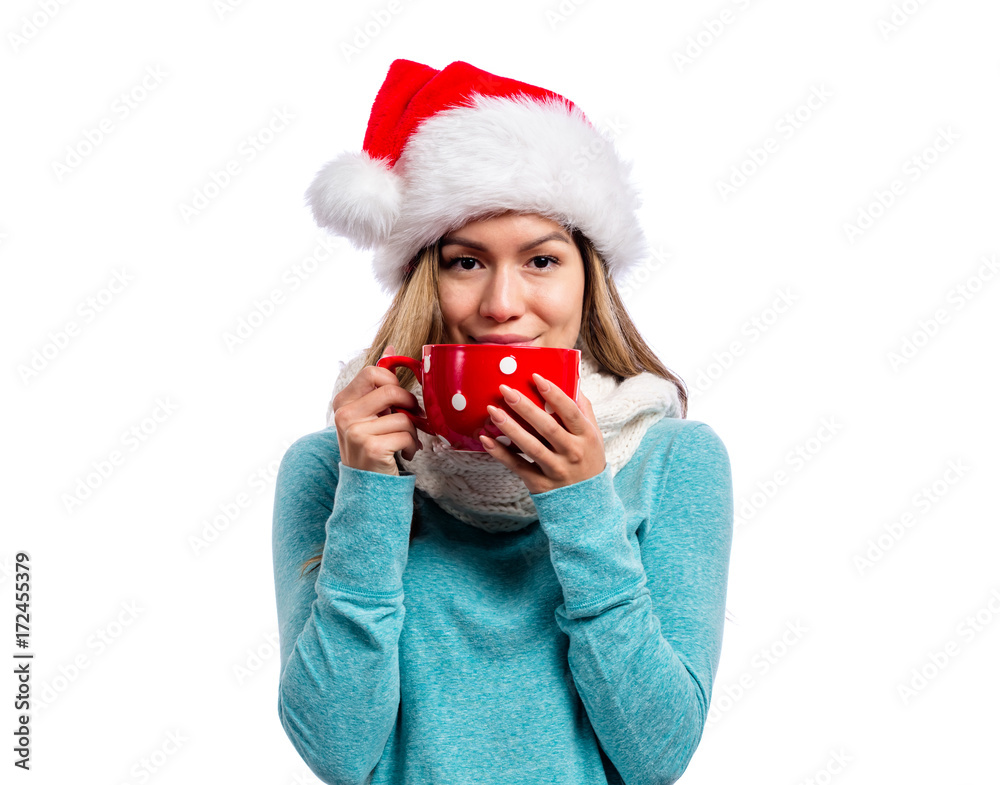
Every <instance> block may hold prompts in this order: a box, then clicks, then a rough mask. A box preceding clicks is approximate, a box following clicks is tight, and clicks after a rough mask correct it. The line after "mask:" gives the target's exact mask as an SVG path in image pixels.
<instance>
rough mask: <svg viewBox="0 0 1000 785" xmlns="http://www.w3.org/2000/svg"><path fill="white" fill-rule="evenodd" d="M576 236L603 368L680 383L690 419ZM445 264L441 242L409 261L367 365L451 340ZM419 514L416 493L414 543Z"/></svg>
mask: <svg viewBox="0 0 1000 785" xmlns="http://www.w3.org/2000/svg"><path fill="white" fill-rule="evenodd" d="M572 234H573V240H574V242H575V243H576V247H577V248H578V249H579V251H580V255H581V256H582V257H583V270H584V287H583V321H582V323H581V325H580V334H581V335H582V336H583V340H584V342H585V343H586V345H587V348H588V349H589V350H590V352H591V354H593V356H594V359H595V360H596V361H597V364H598V366H599V369H600V370H601V371H604V372H606V373H610V374H613V375H614V376H615V377H616V379H617V380H618V381H619V382H621V381H623V380H624V379H629V378H631V377H633V376H638V375H639V374H640V373H642V372H643V371H648V372H650V373H652V374H655V375H656V376H659V377H661V378H663V379H666V380H667V381H671V382H673V383H674V384H675V385H676V386H677V391H678V394H679V397H680V402H681V417H682V418H686V417H687V408H688V407H687V401H688V392H687V386H686V385H685V384H684V382H683V380H682V379H681V378H680V377H679V376H677V375H676V374H674V373H673V372H672V371H671V370H670V369H669V368H667V367H666V366H665V365H664V364H663V363H662V362H660V360H659V358H658V357H657V356H656V354H655V353H654V352H653V350H652V349H651V348H649V345H648V344H647V343H646V342H645V341H644V340H643V338H642V336H641V335H640V334H639V330H638V329H637V328H636V326H635V324H634V323H633V321H632V319H631V317H630V316H629V315H628V311H627V310H626V308H625V304H624V303H623V302H622V299H621V297H620V296H619V294H618V289H617V287H616V286H615V282H614V280H613V279H612V278H611V277H610V276H609V275H608V274H607V268H606V266H605V264H604V260H603V259H602V258H601V256H600V254H598V253H597V250H596V249H595V248H594V246H593V245H592V244H591V242H590V241H589V240H588V239H587V238H586V237H584V236H583V234H582V233H581V232H580V231H579V230H576V229H574V230H573V232H572ZM440 264H441V246H440V241H439V242H438V243H435V244H434V245H430V246H427V247H426V248H424V249H423V250H422V251H421V252H420V253H418V254H417V256H416V257H415V258H414V259H413V261H411V262H410V264H409V265H407V268H406V272H405V279H404V281H403V284H402V286H401V287H400V289H399V291H397V292H396V296H395V298H394V299H393V301H392V304H391V305H390V306H389V308H388V310H387V311H386V312H385V315H384V316H383V317H382V321H381V324H380V325H379V328H378V331H377V332H376V334H375V339H374V340H373V341H372V345H371V346H370V347H369V349H368V353H367V354H366V355H365V365H374V364H375V363H376V362H378V360H379V358H380V357H381V356H382V353H383V352H384V351H385V348H386V347H387V346H388V345H389V344H392V346H393V349H394V350H395V354H397V355H402V356H406V357H412V358H414V359H419V358H420V356H421V352H422V349H423V346H424V344H429V343H447V341H445V327H444V319H443V318H442V317H441V303H440V300H439V298H438V269H439V267H440ZM396 376H397V377H398V378H399V383H400V385H402V386H403V387H404V388H406V389H408V390H411V391H412V390H413V389H414V387H415V385H416V383H417V379H416V377H415V376H414V374H413V371H411V370H409V369H408V368H399V369H397V371H396ZM419 524H420V513H419V507H418V504H417V499H416V495H414V499H413V522H412V524H411V527H410V542H411V543H412V542H413V538H414V537H415V536H416V534H417V531H418V527H419ZM322 558H323V552H322V548H320V552H319V553H318V554H317V555H315V556H313V557H311V558H310V559H309V560H308V561H306V562H305V563H304V564H303V565H302V571H301V574H305V573H306V572H311V571H312V570H314V569H318V568H319V565H320V562H321V561H322Z"/></svg>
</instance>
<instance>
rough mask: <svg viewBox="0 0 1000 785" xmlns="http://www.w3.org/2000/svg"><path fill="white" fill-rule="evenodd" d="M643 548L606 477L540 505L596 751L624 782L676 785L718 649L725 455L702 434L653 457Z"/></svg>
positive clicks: (685, 435)
mask: <svg viewBox="0 0 1000 785" xmlns="http://www.w3.org/2000/svg"><path fill="white" fill-rule="evenodd" d="M641 460H643V461H644V463H643V465H642V466H641V468H640V470H641V471H642V472H643V474H644V478H645V479H644V482H643V489H644V490H646V489H648V488H649V487H650V484H651V487H652V493H653V503H652V511H653V512H652V516H651V520H649V521H648V522H647V523H648V531H647V532H646V535H645V538H644V540H643V543H642V547H641V551H640V549H639V548H638V541H637V539H636V538H635V536H634V535H633V536H629V535H628V534H627V531H628V530H629V529H634V528H636V524H637V523H638V521H632V522H631V525H629V520H628V518H627V514H626V509H625V506H624V505H623V503H622V500H621V499H620V498H619V497H618V494H617V493H616V491H615V488H614V484H613V479H612V477H611V474H610V471H609V470H608V469H607V468H605V470H604V471H603V472H602V473H601V474H599V475H597V476H596V477H593V478H591V479H589V480H585V481H583V482H580V483H576V484H573V485H569V486H565V487H562V488H556V489H554V490H551V491H548V492H546V493H542V494H538V495H537V496H536V495H533V496H532V499H533V501H534V502H535V506H536V508H537V509H538V512H539V521H540V525H541V526H542V528H543V529H544V531H545V532H546V534H547V535H548V538H549V548H550V553H551V556H552V563H553V565H554V567H555V571H556V575H557V576H558V578H559V582H560V583H561V585H562V588H563V597H564V600H565V602H564V603H563V604H562V605H560V606H559V607H558V608H557V609H556V621H557V623H558V624H559V627H560V629H562V631H563V632H565V633H566V634H567V635H568V636H569V638H570V643H569V654H568V659H569V667H570V671H571V673H572V674H573V681H574V683H575V686H576V690H577V692H578V693H579V695H580V698H581V700H582V702H583V705H584V707H585V708H586V710H587V715H588V717H589V718H590V721H591V724H592V725H593V727H594V731H595V733H596V734H597V737H598V739H600V742H601V746H602V747H603V749H604V752H605V753H606V754H607V756H608V757H609V759H610V760H611V762H612V763H613V764H614V765H615V768H616V769H617V770H618V772H619V774H621V776H622V778H623V779H624V781H625V782H626V783H628V784H629V785H645V784H646V783H650V784H651V783H672V782H675V781H676V780H677V779H678V778H679V777H680V776H681V774H683V773H684V770H685V769H686V768H687V766H688V763H689V762H690V760H691V757H692V755H693V754H694V751H695V749H697V747H698V744H699V742H700V741H701V735H702V731H703V730H704V727H705V721H706V718H707V712H708V705H709V702H710V701H711V697H712V683H713V680H714V678H715V674H716V671H717V670H718V665H719V657H720V653H721V649H722V625H723V621H724V617H725V601H726V585H727V580H728V572H729V554H730V548H731V545H732V532H733V492H732V478H731V471H730V464H729V456H728V453H727V451H726V448H725V446H724V445H723V444H722V442H721V440H720V439H719V437H718V436H717V435H716V434H715V431H713V430H712V429H711V428H710V427H709V426H707V425H705V424H704V423H691V424H690V425H689V426H687V427H684V428H683V429H682V430H680V431H679V432H677V433H676V434H675V435H674V436H673V438H672V439H671V440H670V441H669V442H668V443H667V446H659V445H657V446H654V447H653V449H652V450H651V451H650V452H649V453H648V455H645V456H643V458H642V459H641Z"/></svg>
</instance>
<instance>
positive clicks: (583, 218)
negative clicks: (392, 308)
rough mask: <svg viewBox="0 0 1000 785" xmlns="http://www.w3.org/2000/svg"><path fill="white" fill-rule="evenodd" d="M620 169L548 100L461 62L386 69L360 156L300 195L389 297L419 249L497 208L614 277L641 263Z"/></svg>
mask: <svg viewBox="0 0 1000 785" xmlns="http://www.w3.org/2000/svg"><path fill="white" fill-rule="evenodd" d="M630 171H631V163H628V162H625V161H623V160H621V159H620V158H619V156H618V154H617V152H616V151H615V149H614V145H613V143H612V142H611V141H610V140H609V139H608V138H606V137H605V136H604V135H603V134H602V133H601V132H599V131H598V130H597V129H596V128H595V127H594V126H593V124H591V123H590V121H589V120H588V119H587V118H586V117H585V116H584V114H583V112H582V111H580V109H578V108H577V107H576V106H575V105H574V104H573V103H572V102H571V101H569V100H567V99H566V98H563V97H562V96H560V95H558V94H556V93H553V92H550V91H549V90H545V89H543V88H540V87H535V86H533V85H529V84H525V83H524V82H518V81H516V80H514V79H507V78H505V77H501V76H495V75H494V74H491V73H487V72H486V71H482V70H480V69H478V68H476V67H474V66H471V65H469V64H468V63H463V62H454V63H451V64H450V65H448V66H446V67H445V68H443V69H442V70H440V71H438V70H435V69H433V68H431V67H429V66H426V65H422V64H420V63H415V62H412V61H410V60H395V61H394V62H393V63H392V65H391V66H390V67H389V73H388V74H387V76H386V78H385V82H384V83H383V84H382V87H381V89H380V90H379V92H378V96H376V98H375V103H374V104H373V105H372V111H371V116H370V117H369V120H368V130H367V133H366V134H365V140H364V147H363V150H362V151H361V152H360V153H355V152H345V153H343V154H341V155H340V156H339V157H337V158H335V159H334V160H332V161H330V162H329V163H327V164H326V165H325V166H324V167H323V168H322V169H321V170H320V171H319V173H318V174H317V175H316V178H315V180H314V181H313V183H312V185H311V186H310V187H309V189H308V191H307V192H306V198H307V200H308V203H309V205H310V207H311V208H312V211H313V215H314V216H315V218H316V222H317V223H318V224H319V225H320V226H322V227H324V228H326V229H328V230H330V231H331V232H333V233H335V234H338V235H342V236H344V237H346V238H347V239H348V240H350V241H351V243H352V244H353V245H354V246H355V247H357V248H362V249H368V248H371V249H374V250H375V257H374V260H373V268H374V271H375V278H376V280H377V281H378V282H379V283H380V284H381V286H382V288H383V290H384V291H386V292H387V293H388V294H390V295H391V294H394V293H395V292H396V291H397V290H398V289H399V287H400V286H401V285H402V283H403V280H404V275H405V271H406V267H407V264H408V263H409V262H410V261H411V260H412V259H413V257H414V256H415V255H416V254H417V252H419V251H420V250H421V249H422V248H424V247H426V246H428V245H430V244H432V243H434V242H436V241H437V240H438V239H439V238H440V237H442V236H443V235H444V234H446V233H447V232H449V231H453V230H454V229H457V228H459V227H460V226H462V225H464V224H465V223H468V222H469V221H471V220H473V219H476V218H479V217H483V216H486V215H490V214H495V213H499V212H505V211H508V210H513V211H516V212H523V213H538V214H540V215H544V216H546V217H548V218H551V219H552V220H554V221H557V222H558V223H561V224H562V225H563V226H566V227H567V228H577V229H579V230H580V231H581V232H583V234H584V235H586V237H587V238H588V239H589V240H590V241H591V242H592V243H593V244H594V246H595V247H596V248H597V250H598V252H599V253H600V254H601V256H602V257H603V258H604V260H605V263H606V265H607V268H608V272H609V274H611V275H613V276H615V278H620V277H621V275H622V274H623V273H624V272H625V270H627V269H629V268H630V267H632V266H633V265H635V264H638V263H639V262H641V261H642V259H643V258H644V257H645V254H646V242H645V237H644V235H643V232H642V229H641V227H640V226H639V223H638V219H637V216H636V211H637V209H638V207H639V205H640V199H639V196H638V193H637V192H636V190H635V188H634V186H633V185H632V183H631V182H630V178H629V175H630Z"/></svg>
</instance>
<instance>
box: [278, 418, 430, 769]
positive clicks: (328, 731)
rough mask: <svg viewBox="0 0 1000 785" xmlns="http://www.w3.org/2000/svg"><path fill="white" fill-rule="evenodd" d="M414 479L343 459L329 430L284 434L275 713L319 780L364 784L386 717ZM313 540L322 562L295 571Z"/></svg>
mask: <svg viewBox="0 0 1000 785" xmlns="http://www.w3.org/2000/svg"><path fill="white" fill-rule="evenodd" d="M415 482H416V478H415V477H414V476H412V475H410V476H405V477H398V476H395V475H388V474H380V473H377V472H370V471H365V470H362V469H354V468H352V467H350V466H344V465H343V464H342V463H340V453H339V450H338V447H337V435H336V431H335V430H334V429H332V428H329V429H327V430H325V431H320V432H318V433H314V434H310V435H308V436H305V437H303V438H302V439H299V440H298V441H297V442H295V444H293V445H292V446H291V447H290V448H289V449H288V451H287V453H286V454H285V456H284V458H283V459H282V462H281V467H280V468H279V470H278V477H277V481H276V488H275V496H274V528H273V539H272V551H273V556H274V583H275V596H276V599H277V606H278V628H279V635H280V642H281V679H280V686H279V693H278V713H279V716H280V718H281V725H282V727H283V728H284V729H285V733H286V734H287V735H288V738H289V739H290V740H291V742H292V745H293V746H294V747H295V749H296V750H297V751H298V753H299V755H301V756H302V758H303V760H304V761H305V762H306V763H307V764H308V766H309V768H310V769H312V771H313V772H314V773H315V774H316V776H317V777H319V778H320V779H321V780H323V781H324V782H330V783H334V782H336V783H363V782H365V781H366V780H367V779H368V775H369V774H370V773H371V771H372V770H373V769H374V768H375V766H376V764H377V763H378V762H379V760H380V759H381V757H382V752H383V750H384V749H385V744H386V741H387V739H388V737H389V734H390V732H391V730H392V728H393V726H394V724H395V722H396V716H397V713H398V710H399V659H398V642H399V634H400V631H401V630H402V627H403V616H404V613H405V609H404V607H403V585H402V576H403V570H404V569H405V567H406V559H407V555H408V552H409V551H408V549H409V529H410V522H411V518H412V514H413V490H414V487H415ZM320 548H322V549H323V562H322V566H321V567H320V568H319V570H318V571H313V572H311V573H307V574H306V575H304V576H303V577H300V568H301V566H302V564H303V563H304V562H305V561H306V560H307V559H309V557H311V556H313V555H314V554H315V553H317V551H318V550H319V549H320Z"/></svg>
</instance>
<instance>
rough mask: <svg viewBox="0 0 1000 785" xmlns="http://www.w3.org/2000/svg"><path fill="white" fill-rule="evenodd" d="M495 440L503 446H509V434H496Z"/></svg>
mask: <svg viewBox="0 0 1000 785" xmlns="http://www.w3.org/2000/svg"><path fill="white" fill-rule="evenodd" d="M497 441H498V442H500V444H502V445H503V446H504V447H510V437H509V436H497Z"/></svg>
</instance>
